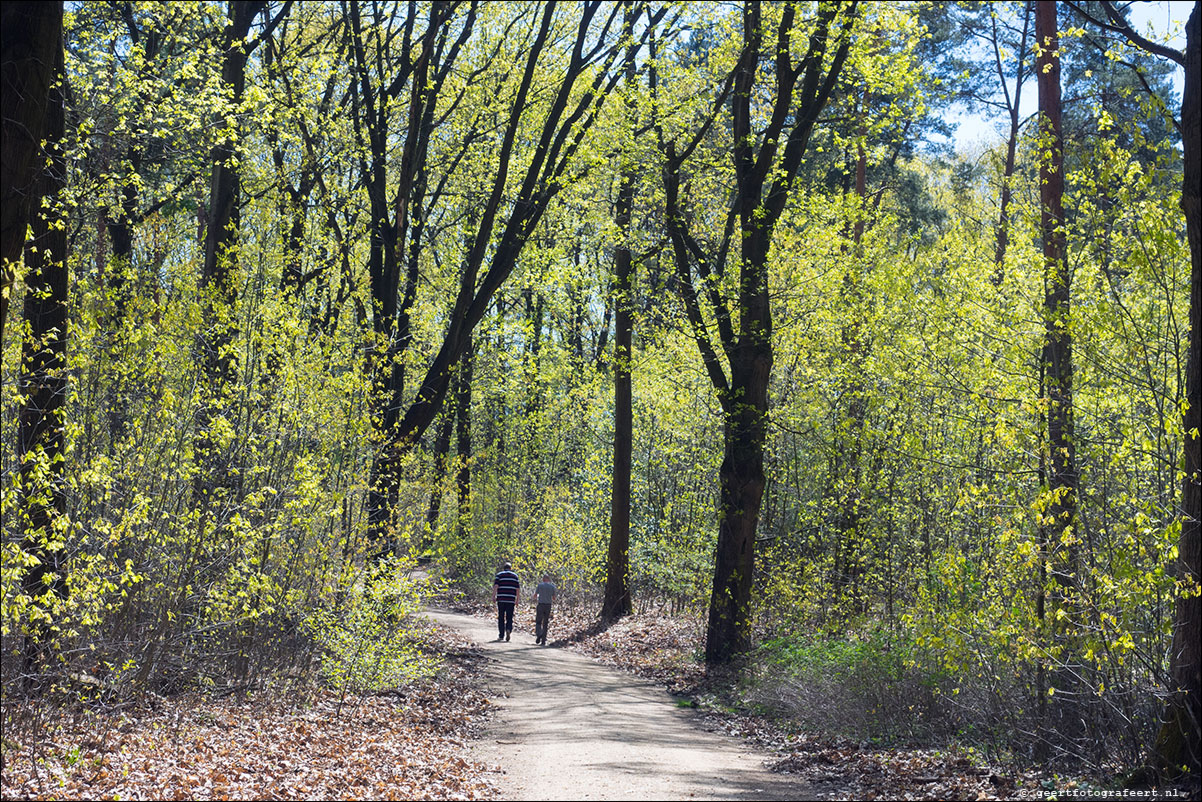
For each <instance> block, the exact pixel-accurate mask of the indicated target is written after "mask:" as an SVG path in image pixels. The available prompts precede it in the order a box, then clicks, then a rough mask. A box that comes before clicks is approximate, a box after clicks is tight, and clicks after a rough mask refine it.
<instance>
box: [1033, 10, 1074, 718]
mask: <svg viewBox="0 0 1202 802" xmlns="http://www.w3.org/2000/svg"><path fill="white" fill-rule="evenodd" d="M1035 36H1036V41H1037V43H1038V53H1037V58H1036V73H1037V82H1038V89H1039V112H1040V128H1039V130H1040V151H1041V153H1042V154H1043V155H1042V158H1041V159H1040V165H1039V179H1040V237H1041V239H1042V242H1043V260H1044V303H1043V318H1044V344H1043V353H1042V355H1041V359H1040V361H1041V363H1042V366H1043V374H1044V382H1043V385H1044V398H1043V403H1044V404H1045V405H1046V415H1047V432H1048V463H1047V464H1048V474H1047V489H1046V498H1047V506H1046V508H1045V510H1044V514H1043V526H1044V528H1045V531H1046V535H1045V537H1044V542H1045V544H1046V551H1047V553H1046V555H1045V559H1046V561H1047V563H1048V564H1049V565H1050V566H1051V574H1052V583H1053V586H1054V591H1055V592H1054V597H1053V598H1052V599H1051V602H1052V604H1053V605H1054V608H1055V609H1056V610H1057V612H1060V611H1063V612H1065V613H1068V612H1069V608H1070V607H1071V606H1072V604H1073V597H1074V592H1073V589H1074V587H1075V585H1076V571H1077V561H1078V557H1077V552H1078V548H1077V542H1078V540H1079V530H1080V520H1079V518H1078V512H1077V485H1078V481H1077V465H1076V456H1075V443H1074V435H1073V348H1072V332H1071V318H1070V299H1071V281H1072V277H1071V275H1070V273H1069V266H1068V245H1067V241H1066V237H1065V230H1064V145H1063V136H1062V134H1061V124H1060V118H1061V102H1060V56H1059V52H1058V51H1059V47H1060V42H1059V34H1058V31H1057V27H1056V4H1055V3H1037V4H1036V6H1035ZM1059 620H1061V619H1060V616H1059V615H1056V614H1053V616H1052V621H1053V626H1054V631H1053V632H1052V633H1050V635H1051V637H1057V636H1059V637H1067V635H1066V634H1065V633H1064V632H1063V626H1062V625H1058V624H1056V623H1055V622H1057V621H1059ZM1065 655H1066V656H1065V657H1062V658H1061V665H1060V667H1059V668H1058V669H1057V670H1056V671H1055V672H1054V673H1055V676H1054V678H1053V682H1054V683H1055V684H1056V686H1057V688H1056V692H1057V693H1058V696H1055V697H1053V700H1052V701H1053V704H1052V705H1051V708H1052V712H1053V714H1054V716H1055V717H1056V720H1055V721H1054V722H1053V725H1054V726H1055V727H1056V728H1057V729H1058V730H1060V731H1061V734H1062V735H1070V736H1071V735H1072V734H1073V732H1074V731H1075V730H1076V720H1075V717H1074V716H1072V715H1071V713H1070V711H1069V708H1070V707H1071V705H1072V699H1073V697H1072V690H1073V687H1074V686H1075V684H1076V682H1075V679H1074V677H1075V672H1073V671H1072V670H1071V666H1069V665H1068V664H1067V663H1066V662H1065V661H1066V660H1067V661H1071V660H1072V649H1071V647H1070V648H1069V649H1067V650H1066V652H1065Z"/></svg>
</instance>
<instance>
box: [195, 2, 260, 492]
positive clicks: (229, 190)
mask: <svg viewBox="0 0 1202 802" xmlns="http://www.w3.org/2000/svg"><path fill="white" fill-rule="evenodd" d="M265 5H266V3H265V2H261V0H260V1H255V2H248V1H247V0H232V2H230V4H229V9H228V15H229V22H228V23H227V24H226V28H225V36H224V40H223V43H224V47H225V54H224V57H223V60H222V66H221V80H222V84H223V85H224V86H226V87H228V88H229V90H230V95H231V99H232V101H233V102H234V103H235V104H237V103H238V102H240V101H241V99H242V94H243V91H244V90H245V88H246V61H247V57H248V53H247V48H246V45H245V42H246V36H247V34H248V33H249V32H250V26H251V23H252V22H253V21H254V18H255V15H256V14H258V13H259V11H261V10H262V8H263V6H265ZM222 118H224V115H222ZM238 144H239V136H238V132H237V130H236V129H235V130H228V131H226V132H225V135H224V136H223V137H222V138H221V139H220V140H219V141H218V143H217V144H216V145H214V147H213V150H212V155H211V162H212V169H213V174H212V178H211V191H210V197H209V208H208V226H207V229H206V231H205V243H204V272H203V273H202V274H201V287H202V290H203V291H204V293H205V300H204V324H203V328H202V330H201V333H200V335H199V337H198V338H197V339H198V345H199V348H200V354H201V359H202V360H203V371H204V375H203V379H202V380H203V381H204V383H205V385H206V386H205V389H204V394H205V397H204V398H203V400H202V401H201V404H200V408H199V409H198V410H197V413H196V441H195V451H196V461H197V463H198V471H197V475H196V479H195V482H194V484H193V496H194V499H195V501H196V503H198V504H199V505H207V504H208V503H210V502H211V501H212V498H213V495H214V494H215V493H216V492H217V490H218V489H219V488H221V489H227V488H228V487H229V486H230V484H231V482H232V481H233V479H232V474H231V472H230V471H229V470H228V468H227V467H225V466H223V464H222V463H223V462H224V461H225V459H226V457H227V456H228V455H226V454H224V453H222V451H223V449H221V448H220V447H219V446H218V444H217V442H215V440H214V436H213V425H214V423H215V422H216V421H218V420H219V419H220V418H221V417H223V416H224V415H225V412H226V404H227V401H226V399H225V395H226V393H227V388H228V387H229V386H230V385H231V384H233V382H234V380H235V375H236V373H237V370H238V363H237V358H236V357H235V356H234V353H233V349H231V348H230V347H229V346H230V344H231V343H232V342H233V339H234V323H233V320H232V316H233V307H234V302H235V301H236V299H237V289H236V286H235V283H236V282H235V277H236V275H237V251H236V246H237V242H238V226H239V200H240V197H239V196H240V194H241V186H242V185H241V174H240V172H239V167H238Z"/></svg>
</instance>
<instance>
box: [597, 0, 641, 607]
mask: <svg viewBox="0 0 1202 802" xmlns="http://www.w3.org/2000/svg"><path fill="white" fill-rule="evenodd" d="M623 8H624V10H625V21H624V24H623V36H625V37H627V39H628V44H627V46H626V63H625V69H626V89H627V91H628V92H630V91H633V89H634V82H635V53H636V48H635V45H634V4H633V3H632V2H631V0H625V2H624V3H623ZM626 119H627V123H633V119H634V99H633V97H630V96H629V95H628V96H627V98H626ZM633 207H634V169H633V164H632V160H631V159H630V158H629V157H627V158H625V159H624V161H623V167H622V177H621V183H620V186H619V188H618V203H617V208H616V209H615V214H614V222H615V223H616V224H617V226H618V236H619V237H621V242H620V243H619V244H618V247H617V248H615V249H614V307H615V311H616V318H615V323H614V325H615V330H614V373H613V375H614V451H613V458H614V470H613V487H612V491H611V493H610V512H609V552H608V555H607V557H606V561H605V596H604V599H603V601H602V603H601V618H602V620H603V621H606V622H611V621H616V620H617V619H619V618H621V617H622V616H626V615H630V614H631V613H632V612H634V607H633V603H632V601H631V598H630V461H631V454H632V451H633V437H634V432H633V430H634V413H633V409H632V398H631V396H632V388H631V362H630V357H631V347H632V344H633V339H634V314H633V312H634V297H633V293H634V269H633V265H632V260H631V254H630V242H629V234H630V215H631V210H632V209H633Z"/></svg>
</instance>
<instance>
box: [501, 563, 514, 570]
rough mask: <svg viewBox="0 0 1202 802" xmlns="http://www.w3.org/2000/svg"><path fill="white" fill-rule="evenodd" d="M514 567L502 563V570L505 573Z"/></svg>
mask: <svg viewBox="0 0 1202 802" xmlns="http://www.w3.org/2000/svg"><path fill="white" fill-rule="evenodd" d="M512 567H513V566H512V565H510V564H509V563H501V569H502V570H504V571H508V570H509V569H510V568H512Z"/></svg>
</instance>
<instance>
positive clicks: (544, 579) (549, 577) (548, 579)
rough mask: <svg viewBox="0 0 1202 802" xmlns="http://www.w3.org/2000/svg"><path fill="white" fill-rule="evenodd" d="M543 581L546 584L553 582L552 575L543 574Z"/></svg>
mask: <svg viewBox="0 0 1202 802" xmlns="http://www.w3.org/2000/svg"><path fill="white" fill-rule="evenodd" d="M543 581H544V582H550V581H551V575H550V574H543Z"/></svg>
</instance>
